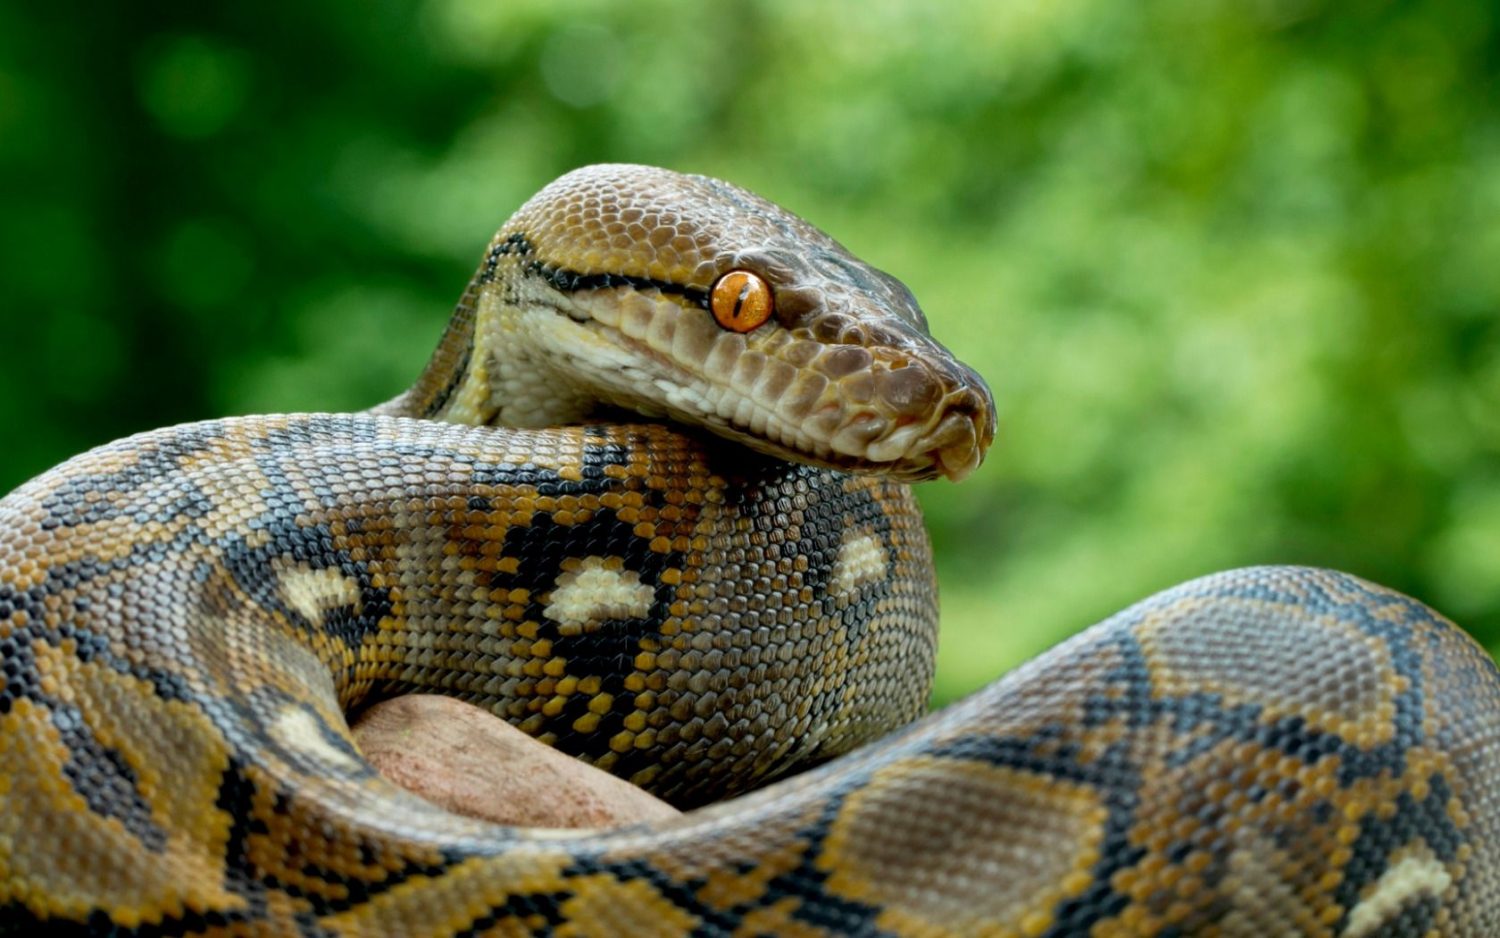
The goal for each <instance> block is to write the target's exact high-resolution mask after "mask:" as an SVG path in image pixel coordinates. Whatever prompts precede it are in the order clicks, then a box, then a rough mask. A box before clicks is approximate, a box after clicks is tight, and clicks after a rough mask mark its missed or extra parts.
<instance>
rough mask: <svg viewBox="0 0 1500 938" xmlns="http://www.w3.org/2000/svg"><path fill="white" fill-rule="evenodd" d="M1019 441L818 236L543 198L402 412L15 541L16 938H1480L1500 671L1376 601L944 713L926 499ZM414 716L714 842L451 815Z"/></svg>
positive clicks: (684, 205)
mask: <svg viewBox="0 0 1500 938" xmlns="http://www.w3.org/2000/svg"><path fill="white" fill-rule="evenodd" d="M993 429H994V418H993V403H992V400H991V397H990V393H989V391H988V389H987V388H986V387H985V385H984V383H983V382H982V381H981V380H980V379H979V378H978V377H977V376H976V375H975V374H973V373H972V372H971V371H970V370H969V369H968V368H966V367H965V366H963V365H961V364H959V363H958V362H957V361H955V360H954V359H953V358H952V356H950V354H949V353H948V352H947V351H946V350H945V349H944V348H943V347H942V346H941V345H939V344H938V343H937V342H936V341H935V340H933V339H932V338H931V337H930V336H929V335H928V332H927V327H926V323H925V320H924V318H923V315H922V313H921V311H920V309H919V308H918V306H917V304H916V301H915V300H914V299H913V298H912V295H911V294H910V292H909V291H907V289H906V288H905V287H904V286H902V285H901V283H900V282H898V281H897V280H895V279H894V278H892V277H890V276H888V275H886V274H884V273H881V272H879V271H877V270H875V269H873V268H871V267H869V266H867V265H865V264H864V263H862V262H860V261H859V260H857V259H856V258H854V257H853V256H851V255H850V254H849V253H848V252H847V251H846V250H845V249H843V248H842V247H841V246H840V245H838V244H837V243H836V242H835V241H833V240H832V239H831V238H829V237H828V236H827V235H825V234H823V233H822V232H820V231H818V230H817V229H815V228H813V227H812V226H810V225H808V224H807V223H805V222H803V221H802V220H800V219H798V218H796V217H795V216H793V215H790V214H789V213H786V212H785V211H783V210H781V209H780V208H778V207H776V206H774V205H772V204H771V203H769V202H766V201H764V200H762V199H759V198H758V197H756V196H754V195H751V194H750V193H748V192H745V191H743V190H741V189H738V188H735V187H733V186H731V185H728V184H726V183H722V182H719V181H716V180H712V179H708V178H704V177H697V176H684V175H679V174H676V173H671V172H667V171H664V170H656V169H650V168H646V167H632V166H599V167H588V168H585V169H582V170H578V171H575V172H573V173H570V174H568V175H566V176H564V177H562V178H561V179H559V180H557V181H556V182H554V183H552V184H551V185H549V186H548V187H546V188H545V189H543V190H542V191H541V192H540V193H538V194H537V195H536V196H535V197H534V198H533V199H532V200H530V201H529V202H528V203H527V204H526V205H525V206H523V207H522V208H521V209H520V210H519V211H518V212H517V213H516V214H515V215H514V216H513V217H512V218H511V219H510V221H508V222H507V223H506V225H505V226H504V227H503V228H502V229H501V230H500V232H499V233H498V234H497V235H496V237H495V239H494V241H493V242H492V243H491V245H490V248H489V250H488V252H487V253H486V255H485V257H484V259H483V262H482V264H481V266H480V268H479V271H478V273H477V274H476V275H475V277H474V279H473V281H472V282H471V284H470V286H469V288H468V290H467V291H466V292H465V294H464V296H463V298H462V300H461V301H460V302H459V304H458V307H457V311H456V313H455V315H454V316H453V318H452V320H451V322H450V324H449V326H448V329H447V331H446V332H445V333H444V336H443V338H442V340H441V343H440V345H439V347H438V349H437V351H436V353H435V354H434V356H433V357H432V359H431V361H430V363H429V364H428V366H427V368H426V370H425V371H424V372H423V374H422V375H421V377H420V378H419V379H418V380H417V382H416V383H415V384H414V385H413V386H412V388H411V389H410V390H408V391H407V392H405V393H404V394H402V395H401V396H400V397H398V398H396V399H395V400H393V401H391V402H389V403H387V404H385V405H382V406H381V407H378V408H375V409H374V410H373V411H371V412H368V413H363V414H343V415H327V414H325V415H286V416H252V417H240V418H234V419H224V420H218V421H212V422H207V423H197V424H191V425H185V426H179V427H173V428H169V429H164V430H158V431H155V432H150V433H145V434H142V435H139V436H135V437H132V438H129V439H126V440H122V441H119V442H116V443H113V444H110V445H106V446H104V447H101V448H99V449H96V450H94V451H92V452H89V453H86V454H84V455H82V456H79V457H77V458H75V459H73V460H71V461H69V462H67V463H64V464H63V465H62V466H60V467H58V468H56V469H53V470H51V471H50V472H47V473H45V474H44V475H42V476H40V477H38V478H37V479H34V480H32V481H31V482H29V483H27V484H26V485H24V486H22V487H21V488H20V489H18V490H16V491H15V492H13V493H12V494H11V495H9V496H8V497H7V498H6V499H5V500H4V501H3V502H0V661H3V671H0V933H5V934H31V933H44V934H48V935H71V934H116V935H182V934H192V935H208V934H222V935H302V936H337V935H465V936H469V935H524V934H542V935H556V936H603V935H700V936H705V935H740V936H760V935H788V936H815V935H914V936H915V935H921V936H943V935H995V936H1068V935H1078V936H1083V935H1088V936H1095V938H1109V936H1124V935H1156V936H1186V935H1220V936H1267V935H1313V936H1335V935H1338V936H1348V938H1370V936H1387V938H1394V936H1430V935H1442V936H1477V938H1485V936H1490V938H1493V936H1495V935H1500V679H1497V672H1496V668H1495V665H1494V664H1493V662H1492V661H1491V660H1490V659H1489V658H1488V657H1487V656H1486V655H1485V654H1484V653H1483V652H1482V651H1481V650H1480V649H1479V647H1478V646H1477V645H1476V644H1475V643H1474V642H1473V641H1471V640H1470V639H1469V638H1468V637H1466V636H1465V635H1464V634H1463V633H1462V632H1460V631H1459V630H1458V629H1456V628H1455V627H1454V626H1452V625H1451V624H1449V623H1447V622H1446V621H1445V620H1443V619H1442V618H1441V617H1439V616H1438V615H1436V614H1435V613H1433V612H1432V611H1430V610H1429V609H1427V608H1426V607H1424V606H1422V605H1421V604H1419V603H1417V602H1415V601H1413V600H1411V599H1408V598H1405V597H1403V596H1401V595H1398V594H1395V593H1392V592H1390V591H1388V590H1385V589H1383V588H1380V587H1377V586H1374V585H1372V584H1369V583H1366V582H1363V581H1361V580H1358V579H1356V578H1354V577H1351V576H1348V575H1344V574H1339V573H1333V572H1328V571H1320V570H1310V569H1302V568H1291V567H1266V568H1254V569H1248V570H1240V571H1234V572H1230V573H1224V574H1219V575H1216V576H1211V577H1207V578H1204V579H1200V580H1196V581H1193V582H1190V583H1187V584H1185V585H1182V586H1179V587H1177V588H1175V589H1172V590H1169V591H1167V592H1165V593H1161V594H1159V595H1157V596H1154V597H1152V598H1150V599H1147V600H1145V601H1144V602H1142V603H1140V604H1138V605H1136V606H1134V607H1132V608H1130V609H1128V610H1126V611H1124V612H1122V613H1120V614H1118V615H1116V616H1115V617H1113V618H1111V619H1109V620H1107V621H1105V622H1103V623H1101V624H1099V625H1096V626H1094V627H1093V628H1092V629H1089V630H1087V631H1085V632H1083V633H1081V634H1080V635H1078V636H1076V637H1075V638H1073V639H1071V640H1069V641H1067V642H1065V643H1063V644H1062V645H1060V646H1058V647H1057V648H1055V649H1053V650H1052V651H1050V652H1048V653H1046V654H1044V655H1042V656H1041V657H1039V658H1038V659H1036V660H1033V661H1032V662H1030V663H1028V664H1026V665H1024V666H1022V667H1021V668H1020V669H1018V670H1017V671H1015V672H1014V673H1012V674H1010V675H1008V676H1006V677H1004V678H1003V679H1001V680H999V681H998V682H997V683H995V684H993V685H992V686H990V687H989V688H987V689H985V690H983V691H981V692H980V693H978V694H976V695H974V696H972V697H970V698H969V699H967V700H965V701H963V702H961V703H959V704H956V705H954V706H952V707H950V708H948V709H947V710H945V711H943V712H941V713H938V714H934V715H931V716H926V717H922V712H923V709H924V705H925V702H926V698H927V693H928V689H929V684H930V680H931V673H932V666H933V655H934V647H935V641H936V623H937V606H936V594H935V586H934V582H933V573H932V565H931V556H930V550H929V546H928V542H927V539H926V535H925V533H924V531H923V529H922V526H921V521H920V516H919V515H918V512H917V509H916V506H915V502H914V501H913V499H912V496H911V493H910V490H909V489H908V488H907V486H906V484H905V483H907V482H911V481H916V480H921V479H926V478H932V477H936V476H947V477H950V478H954V479H957V478H960V477H962V476H963V475H965V474H966V473H968V472H969V471H970V470H972V469H973V468H974V467H975V466H976V465H977V464H978V462H979V460H980V458H981V457H982V455H983V452H984V450H985V448H986V447H987V446H988V444H989V442H990V440H991V437H992V435H993ZM410 692H440V693H445V694H449V695H453V696H456V697H458V698H461V699H463V700H466V701H469V702H472V703H474V704H478V705H480V706H482V707H484V708H487V709H488V710H490V711H491V712H493V713H495V714H498V715H501V716H503V717H505V718H507V719H509V720H510V721H512V722H514V723H516V724H518V725H519V726H521V727H522V728H523V729H525V730H526V731H528V732H530V733H531V734H533V735H535V736H537V737H539V738H541V739H543V740H545V741H547V742H549V743H552V744H554V745H556V746H558V747H560V748H562V749H564V750H566V751H569V752H572V753H575V754H577V755H578V756H579V757H581V758H584V759H586V760H588V761H590V762H592V763H594V764H596V765H599V766H601V767H604V768H607V769H609V770H611V771H613V772H615V773H616V774H619V775H622V776H624V777H626V778H629V779H631V780H633V781H635V782H637V783H638V784H640V785H642V786H644V787H646V788H648V789H649V790H652V791H654V792H656V793H658V794H661V795H662V796H664V797H666V798H668V799H670V800H672V801H674V802H675V803H677V804H679V805H682V806H687V807H696V808H697V809H696V810H693V811H689V812H688V813H686V814H684V815H682V816H681V817H679V818H675V819H672V820H670V821H666V822H661V823H656V824H651V825H640V826H633V827H627V828H623V829H620V830H615V831H595V832H576V831H575V832H565V831H548V830H530V829H516V828H507V827H500V826H495V825H490V824H486V823H483V822H480V821H477V820H473V819H469V818H465V817H460V816H456V815H452V814H449V813H446V812H444V811H442V810H440V809H438V808H437V807H435V806H433V805H430V804H428V803H427V802H425V801H422V800H421V799H419V798H418V797H416V796H415V795H412V794H410V793H407V792H405V791H404V790H401V789H399V788H397V787H396V786H394V785H393V784H391V783H389V782H387V781H385V780H384V779H383V778H381V777H380V776H379V775H377V774H376V773H375V772H374V771H373V770H372V769H371V768H370V766H369V765H368V764H367V763H366V762H365V761H364V759H363V758H362V756H361V755H360V753H359V751H358V749H357V747H356V746H355V744H354V743H353V740H352V738H351V736H350V734H349V731H348V727H347V725H346V722H345V721H346V714H349V713H352V712H356V711H358V710H359V709H360V708H361V707H363V706H367V705H368V704H370V703H371V702H373V701H376V700H379V699H381V698H384V697H388V696H391V695H395V694H401V693H410ZM914 720H915V721H916V722H914V723H913V722H912V721H914ZM907 724H910V725H909V726H908V725H907ZM903 727H904V728H903ZM882 737H883V739H881V741H879V742H875V743H871V744H869V745H864V744H865V743H866V742H868V741H870V740H873V739H876V738H882ZM819 763H822V764H819ZM809 767H811V768H809ZM804 770H805V771H804ZM751 789H754V790H753V791H752V790H751ZM710 802H713V803H710ZM698 806H702V807H698Z"/></svg>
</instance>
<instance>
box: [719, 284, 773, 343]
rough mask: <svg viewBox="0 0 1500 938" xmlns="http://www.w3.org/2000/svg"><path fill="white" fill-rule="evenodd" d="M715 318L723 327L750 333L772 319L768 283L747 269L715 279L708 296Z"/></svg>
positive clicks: (771, 302)
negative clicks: (711, 291)
mask: <svg viewBox="0 0 1500 938" xmlns="http://www.w3.org/2000/svg"><path fill="white" fill-rule="evenodd" d="M708 305H709V308H710V309H712V310H713V314H714V320H715V321H716V322H718V324H719V325H721V326H723V327H724V328H725V329H733V330H734V331H735V332H749V331H750V330H751V329H754V328H755V327H757V326H759V325H760V324H761V323H763V322H765V321H766V320H767V319H770V318H771V313H772V312H773V311H774V310H775V308H776V304H775V302H774V301H772V299H771V285H770V284H768V283H766V282H765V281H764V280H762V279H761V278H760V277H758V276H757V275H755V274H752V273H751V272H750V271H748V270H731V271H730V272H729V273H727V274H725V275H724V276H722V277H720V278H719V279H718V280H716V281H715V282H714V289H713V293H712V294H711V295H710V296H709V298H708Z"/></svg>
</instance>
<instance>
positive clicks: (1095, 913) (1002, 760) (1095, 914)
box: [924, 725, 1148, 938]
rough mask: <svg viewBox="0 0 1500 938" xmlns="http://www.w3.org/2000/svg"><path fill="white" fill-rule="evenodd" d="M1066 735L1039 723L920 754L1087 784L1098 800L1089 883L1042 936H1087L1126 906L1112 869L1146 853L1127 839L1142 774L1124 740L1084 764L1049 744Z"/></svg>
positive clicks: (1072, 750) (1071, 751)
mask: <svg viewBox="0 0 1500 938" xmlns="http://www.w3.org/2000/svg"><path fill="white" fill-rule="evenodd" d="M1069 733H1070V728H1068V727H1063V726H1060V725H1059V726H1051V727H1044V728H1043V729H1041V730H1038V731H1037V732H1034V733H1032V734H1030V735H1028V736H1025V737H996V736H966V737H960V738H958V739H954V740H952V741H950V742H948V743H945V744H943V745H941V746H936V747H933V748H932V749H930V750H927V751H926V752H925V753H924V754H925V755H929V756H933V757H938V758H949V759H959V760H963V761H970V762H983V763H985V764H987V765H993V766H998V767H1002V768H1009V769H1015V770H1017V771H1020V772H1026V773H1029V774H1033V775H1039V776H1043V777H1046V778H1055V779H1060V780H1064V781H1069V782H1073V783H1075V784H1079V785H1084V786H1087V787H1089V788H1091V789H1092V790H1094V791H1095V792H1096V793H1097V794H1098V795H1099V796H1100V798H1101V799H1102V800H1103V802H1104V804H1105V807H1106V810H1107V812H1108V814H1107V817H1106V819H1105V822H1104V831H1103V834H1102V836H1101V838H1100V842H1099V848H1098V849H1099V859H1098V860H1097V861H1095V863H1094V869H1093V871H1092V877H1093V878H1092V881H1091V882H1090V883H1089V885H1088V887H1087V888H1086V889H1085V890H1084V891H1083V892H1082V893H1080V894H1079V895H1077V896H1074V897H1073V898H1070V899H1067V900H1064V901H1063V902H1061V903H1059V904H1058V906H1057V908H1056V909H1055V920H1054V922H1053V925H1052V927H1051V928H1050V929H1049V930H1048V931H1046V932H1045V933H1044V935H1045V936H1046V938H1066V936H1069V935H1082V934H1087V933H1088V930H1089V929H1090V928H1091V927H1092V926H1093V925H1095V924H1096V923H1098V922H1101V921H1104V920H1106V919H1109V918H1112V917H1114V916H1116V915H1118V914H1119V913H1120V912H1121V911H1122V910H1123V909H1124V908H1125V907H1126V906H1127V905H1129V904H1130V897H1129V896H1126V895H1124V894H1122V893H1120V892H1118V891H1116V890H1115V888H1114V886H1113V885H1112V882H1111V881H1112V880H1113V878H1114V876H1115V874H1116V873H1118V872H1119V871H1121V870H1124V869H1128V868H1129V867H1132V866H1135V865H1136V864H1137V863H1139V862H1140V861H1141V860H1143V859H1144V858H1145V857H1146V855H1147V852H1148V851H1147V850H1146V848H1145V847H1142V846H1138V845H1135V844H1132V843H1131V842H1130V830H1131V828H1132V827H1133V826H1134V825H1135V817H1136V809H1137V808H1138V807H1139V806H1140V796H1139V794H1138V792H1139V791H1140V785H1141V776H1140V767H1139V766H1138V765H1136V764H1135V762H1134V761H1132V760H1131V758H1130V745H1129V743H1128V742H1120V743H1116V744H1114V745H1111V746H1109V747H1108V748H1107V749H1105V750H1104V751H1103V752H1102V753H1100V754H1099V755H1098V756H1097V757H1095V758H1092V759H1090V760H1089V761H1087V762H1083V761H1080V758H1079V756H1080V751H1079V750H1078V748H1077V747H1068V746H1055V745H1050V744H1051V743H1052V741H1054V740H1056V739H1059V738H1064V737H1065V736H1067V735H1068V734H1069Z"/></svg>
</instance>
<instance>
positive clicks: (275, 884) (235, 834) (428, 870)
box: [215, 738, 498, 920]
mask: <svg viewBox="0 0 1500 938" xmlns="http://www.w3.org/2000/svg"><path fill="white" fill-rule="evenodd" d="M256 741H257V742H260V741H261V740H260V739H259V738H258V739H257V740H256ZM245 765H246V762H245V761H244V759H243V758H242V757H241V756H231V758H230V761H229V765H228V766H227V767H226V768H225V770H224V773H223V775H222V776H221V779H220V782H219V796H218V798H217V800H216V801H215V807H217V808H219V809H220V810H221V811H224V812H225V813H226V814H227V815H228V816H229V817H230V818H231V819H232V824H231V826H230V831H229V837H228V839H227V841H226V843H225V845H224V867H225V877H224V885H225V888H226V889H228V890H229V891H230V892H233V893H235V894H236V895H239V896H241V897H242V898H243V899H244V900H245V901H246V903H248V905H249V908H248V909H246V910H245V911H244V912H243V913H240V915H239V916H237V917H238V918H243V919H248V920H257V919H263V918H264V917H265V914H266V908H267V907H266V901H265V900H266V896H267V894H268V893H272V892H279V893H285V894H286V895H288V896H292V897H293V898H297V899H302V900H303V901H305V902H307V903H308V905H309V906H310V911H311V913H312V914H313V915H317V916H323V915H331V914H335V913H338V912H344V911H348V910H349V909H352V908H356V907H358V906H361V905H364V904H366V903H368V902H369V901H370V900H372V899H374V898H375V897H377V896H379V895H381V894H382V893H384V892H386V891H388V890H390V889H394V888H395V887H397V886H400V885H401V884H402V883H405V882H406V881H407V880H410V879H412V878H413V877H423V878H438V877H441V876H442V875H443V874H444V873H446V872H447V871H448V869H449V868H450V867H452V866H453V865H455V864H457V863H461V862H463V861H464V860H466V859H468V858H469V856H471V855H472V854H470V853H466V852H462V851H459V850H445V851H443V852H442V854H441V856H442V859H441V862H439V863H435V864H427V863H408V864H404V865H403V866H401V867H400V868H399V869H397V870H396V871H394V872H391V873H389V874H388V875H387V876H386V877H385V878H384V879H381V880H376V881H371V880H367V879H362V878H358V877H354V876H345V875H344V874H341V873H338V872H336V871H333V870H330V869H327V868H324V867H320V866H318V865H316V864H313V863H311V862H308V863H305V864H303V865H301V866H299V867H298V868H297V869H298V872H300V873H304V874H306V875H307V876H308V877H310V878H311V879H313V880H314V881H315V882H323V883H327V884H329V885H330V886H332V887H334V888H335V889H337V888H338V887H343V889H344V890H345V893H346V894H345V895H344V896H341V897H330V896H326V895H322V894H320V893H317V892H313V891H310V890H306V889H303V888H301V887H300V886H298V885H296V884H294V883H287V882H283V881H282V880H281V879H280V877H278V876H275V875H273V874H271V873H270V872H268V871H266V870H264V869H261V868H260V867H259V866H257V865H255V863H254V862H253V861H252V860H251V859H250V852H249V841H250V838H251V837H253V836H263V835H265V834H268V833H269V832H270V829H269V828H268V827H267V826H266V824H265V822H264V821H261V820H259V818H258V816H257V810H256V805H255V796H256V794H257V793H259V791H260V789H259V788H258V786H257V785H256V784H255V783H254V782H253V781H251V780H250V778H249V777H248V776H247V775H246V774H245ZM292 798H293V796H292V795H291V794H290V793H288V792H286V791H277V792H276V793H275V799H274V805H273V808H272V810H273V811H274V813H276V814H278V815H281V816H285V815H287V814H289V813H290V812H291V810H292ZM317 828H318V826H317V825H312V826H311V827H306V828H302V830H303V832H304V833H305V835H306V836H308V837H310V838H313V839H317V838H318V837H319V836H320V834H319V831H318V829H317ZM349 836H350V838H351V839H356V842H357V844H358V846H359V848H360V850H361V852H366V851H373V850H376V849H378V848H376V847H374V846H373V845H370V844H367V843H366V842H365V841H364V840H363V839H362V838H359V837H358V835H357V834H352V833H351V834H349ZM308 846H309V845H305V844H295V843H294V844H292V845H291V847H292V849H295V850H300V851H301V855H310V854H313V853H316V851H309V850H308V849H307V848H308ZM492 847H493V848H495V849H498V847H496V845H492Z"/></svg>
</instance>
